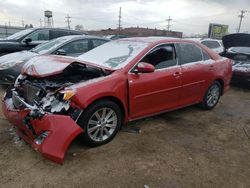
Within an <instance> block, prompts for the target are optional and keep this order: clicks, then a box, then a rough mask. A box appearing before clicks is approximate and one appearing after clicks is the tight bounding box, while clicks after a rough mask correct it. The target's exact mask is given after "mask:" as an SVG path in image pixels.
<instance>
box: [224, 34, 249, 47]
mask: <svg viewBox="0 0 250 188" xmlns="http://www.w3.org/2000/svg"><path fill="white" fill-rule="evenodd" d="M222 42H223V45H224V47H225V49H229V48H231V47H250V34H247V33H234V34H230V35H226V36H224V37H222Z"/></svg>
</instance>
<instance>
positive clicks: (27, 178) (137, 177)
mask: <svg viewBox="0 0 250 188" xmlns="http://www.w3.org/2000/svg"><path fill="white" fill-rule="evenodd" d="M2 94H3V88H1V96H2ZM0 118H1V119H0V187H8V188H11V187H143V186H144V185H147V186H149V187H150V188H151V187H250V179H249V177H250V90H246V89H240V88H231V89H230V91H229V92H227V93H226V94H225V95H224V96H223V97H222V98H221V100H220V102H219V104H218V106H217V107H215V109H214V110H212V111H202V110H200V109H199V108H198V107H196V106H192V107H187V108H185V109H181V110H177V111H173V112H169V113H165V114H162V115H159V116H155V117H152V118H148V119H144V120H139V121H136V122H132V123H130V124H129V126H133V127H137V128H138V127H139V128H140V129H141V133H140V134H137V133H128V132H125V131H121V132H120V133H119V134H118V136H117V137H116V138H115V139H114V140H112V141H111V142H110V143H109V144H107V145H104V146H100V147H96V148H88V147H86V146H82V145H80V144H79V143H78V142H77V141H75V142H74V143H73V144H72V145H71V147H70V149H69V150H68V152H67V154H66V157H65V162H64V164H63V165H58V164H54V163H52V162H50V161H47V160H46V159H43V158H42V156H40V155H39V154H37V153H36V152H35V151H34V150H33V149H32V148H31V147H30V146H29V145H27V144H25V143H24V142H22V141H19V140H18V138H17V136H16V135H15V132H14V130H13V129H12V128H11V127H10V125H9V123H8V122H7V121H6V120H5V117H4V116H3V114H2V113H1V114H0Z"/></svg>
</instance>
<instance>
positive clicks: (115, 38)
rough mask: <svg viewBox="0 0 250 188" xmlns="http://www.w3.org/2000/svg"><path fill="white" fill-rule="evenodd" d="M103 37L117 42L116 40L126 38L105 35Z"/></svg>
mask: <svg viewBox="0 0 250 188" xmlns="http://www.w3.org/2000/svg"><path fill="white" fill-rule="evenodd" d="M105 37H106V38H107V39H110V40H117V39H122V38H127V36H126V35H107V36H105Z"/></svg>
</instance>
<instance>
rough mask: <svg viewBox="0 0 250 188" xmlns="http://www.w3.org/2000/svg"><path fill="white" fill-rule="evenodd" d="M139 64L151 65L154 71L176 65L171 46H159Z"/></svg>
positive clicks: (172, 46)
mask: <svg viewBox="0 0 250 188" xmlns="http://www.w3.org/2000/svg"><path fill="white" fill-rule="evenodd" d="M141 62H146V63H150V64H152V65H153V66H154V67H155V69H163V68H167V67H171V66H175V65H176V64H177V60H176V53H175V48H174V45H173V44H167V45H161V46H159V47H156V48H155V49H153V50H152V51H150V52H149V53H148V54H147V55H146V56H145V57H144V58H143V59H142V60H141Z"/></svg>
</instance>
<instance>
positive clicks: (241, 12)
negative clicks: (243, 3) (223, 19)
mask: <svg viewBox="0 0 250 188" xmlns="http://www.w3.org/2000/svg"><path fill="white" fill-rule="evenodd" d="M246 12H247V11H246V10H241V11H240V15H239V18H240V23H239V28H238V33H239V32H240V28H241V23H242V19H243V18H244V17H245V15H244V14H245V13H246Z"/></svg>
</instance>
